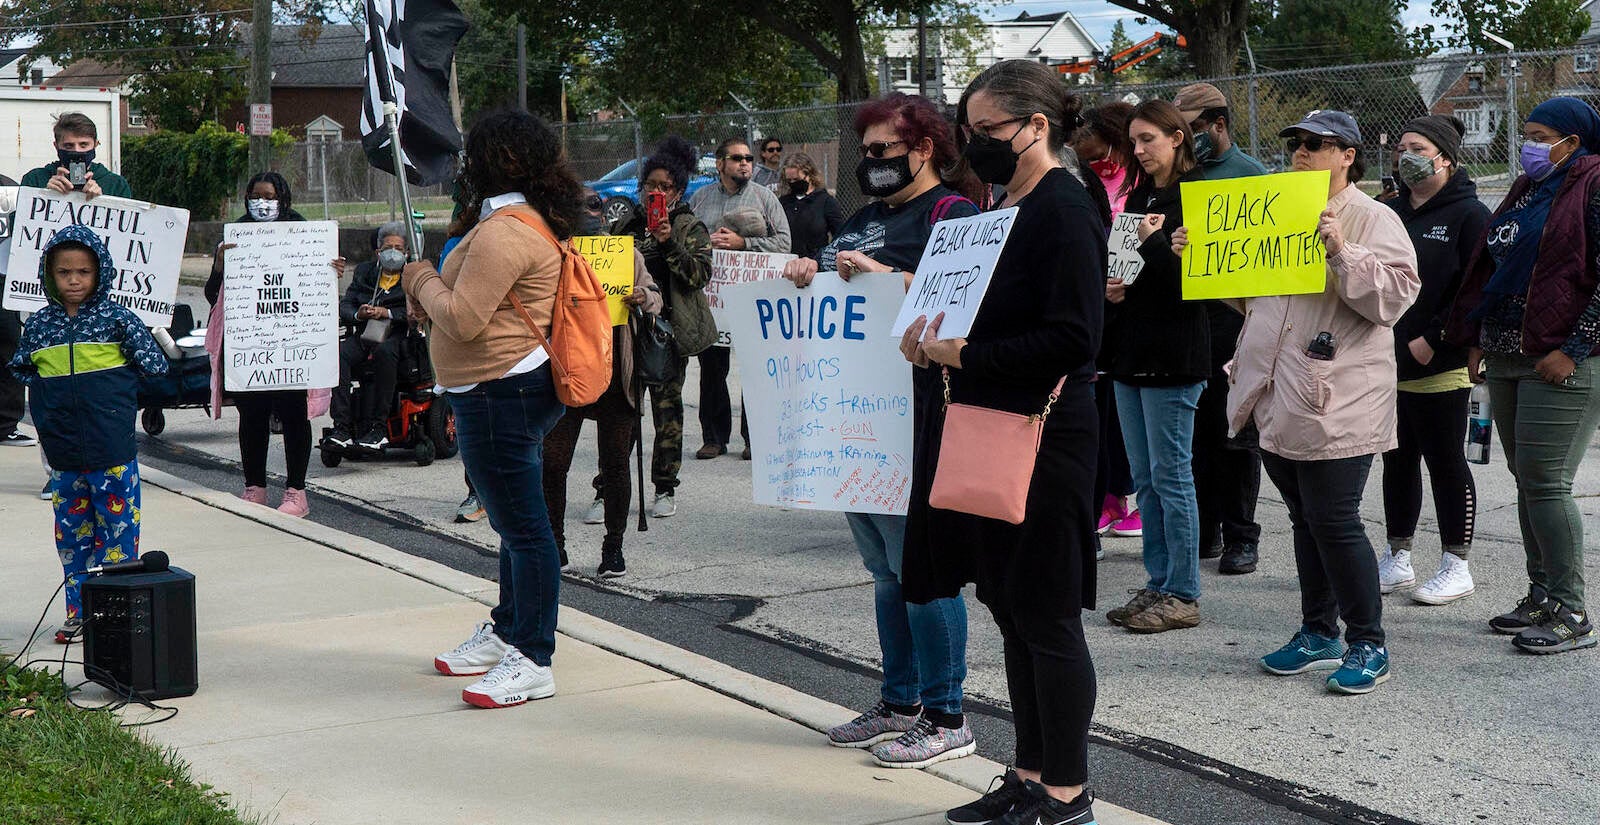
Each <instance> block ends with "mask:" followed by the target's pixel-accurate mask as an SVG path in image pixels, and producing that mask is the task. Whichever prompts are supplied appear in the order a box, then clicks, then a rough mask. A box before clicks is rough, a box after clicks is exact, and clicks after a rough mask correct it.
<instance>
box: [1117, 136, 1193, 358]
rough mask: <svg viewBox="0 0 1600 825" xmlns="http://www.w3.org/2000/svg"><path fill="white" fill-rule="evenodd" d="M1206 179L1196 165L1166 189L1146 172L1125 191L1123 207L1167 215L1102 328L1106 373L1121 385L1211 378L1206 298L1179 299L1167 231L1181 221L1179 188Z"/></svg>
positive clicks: (1178, 267) (1178, 270)
mask: <svg viewBox="0 0 1600 825" xmlns="http://www.w3.org/2000/svg"><path fill="white" fill-rule="evenodd" d="M1197 180H1205V174H1204V173H1203V172H1202V171H1201V170H1200V169H1199V168H1198V167H1196V168H1195V169H1192V170H1190V171H1189V172H1188V173H1187V174H1185V175H1183V176H1181V177H1180V178H1179V179H1178V181H1177V182H1175V183H1173V184H1172V185H1171V186H1169V187H1167V188H1165V189H1157V188H1156V185H1155V182H1154V180H1152V179H1151V178H1150V176H1148V175H1146V176H1143V178H1142V179H1141V180H1140V181H1139V185H1137V186H1135V187H1134V188H1133V191H1132V192H1129V193H1128V201H1127V204H1126V205H1125V206H1124V207H1123V208H1124V209H1125V211H1128V212H1132V213H1135V214H1150V213H1152V212H1159V213H1161V214H1163V215H1166V217H1167V221H1166V225H1165V226H1164V228H1162V229H1161V230H1160V231H1158V232H1156V233H1155V234H1153V235H1151V236H1150V237H1149V238H1147V239H1145V242H1144V243H1143V244H1141V245H1140V246H1139V255H1140V256H1141V257H1143V258H1144V262H1145V263H1144V271H1142V272H1140V273H1139V277H1138V279H1137V280H1135V281H1134V282H1133V285H1132V286H1130V287H1128V291H1127V299H1126V300H1124V301H1123V302H1122V303H1121V304H1117V305H1114V306H1115V309H1114V311H1113V320H1112V321H1111V322H1110V323H1108V325H1107V329H1106V344H1105V346H1106V354H1105V355H1106V357H1104V358H1102V359H1101V361H1102V363H1104V364H1105V366H1106V373H1107V374H1109V375H1110V376H1111V377H1112V378H1114V379H1116V380H1118V381H1121V382H1122V383H1124V384H1133V385H1136V386H1149V387H1164V386H1168V387H1169V386H1178V385H1182V384H1194V383H1198V382H1200V381H1204V380H1206V379H1207V378H1210V377H1211V333H1210V326H1211V323H1210V319H1209V318H1208V317H1207V313H1206V302H1204V301H1185V300H1183V272H1182V261H1181V260H1180V259H1179V258H1178V256H1177V255H1174V254H1172V238H1171V234H1170V233H1171V231H1172V230H1173V229H1174V228H1176V227H1179V226H1182V225H1183V205H1182V203H1181V202H1180V201H1179V200H1178V187H1179V184H1180V183H1182V182H1183V181H1197Z"/></svg>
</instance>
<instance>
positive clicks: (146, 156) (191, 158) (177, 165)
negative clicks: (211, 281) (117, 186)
mask: <svg viewBox="0 0 1600 825" xmlns="http://www.w3.org/2000/svg"><path fill="white" fill-rule="evenodd" d="M293 142H294V138H293V137H292V136H291V135H290V134H289V133H288V132H286V131H284V130H282V129H277V130H274V131H273V133H272V145H273V148H275V149H276V148H279V147H282V146H285V145H288V144H290V143H293ZM249 163H250V138H249V136H248V135H243V134H240V133H239V132H235V131H231V130H229V129H226V128H224V127H223V126H222V125H221V124H219V123H215V122H212V123H203V124H201V125H200V128H199V129H197V130H196V131H195V132H193V133H192V134H191V133H185V132H152V133H150V134H148V135H136V136H135V135H129V136H125V137H123V139H122V176H123V177H125V178H127V179H128V183H129V184H130V185H131V186H132V187H133V191H134V194H135V195H137V196H138V198H139V199H140V200H147V201H152V202H154V203H160V204H165V205H167V206H181V207H183V208H185V209H188V210H189V220H191V221H208V220H217V219H219V218H221V217H222V205H223V201H225V200H227V199H229V198H230V197H234V196H236V195H237V194H238V192H236V191H234V190H236V189H237V188H238V187H239V185H240V183H241V182H242V181H243V180H245V179H246V176H247V175H248V173H249V171H250V170H249V168H248V167H249Z"/></svg>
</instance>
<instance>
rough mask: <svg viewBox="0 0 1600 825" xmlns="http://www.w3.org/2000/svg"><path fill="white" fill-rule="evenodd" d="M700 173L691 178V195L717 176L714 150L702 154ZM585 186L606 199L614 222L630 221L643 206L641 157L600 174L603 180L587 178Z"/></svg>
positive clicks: (607, 211) (608, 220)
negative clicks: (640, 196) (640, 202)
mask: <svg viewBox="0 0 1600 825" xmlns="http://www.w3.org/2000/svg"><path fill="white" fill-rule="evenodd" d="M696 171H698V172H699V174H698V175H696V176H695V177H693V178H691V179H690V180H689V188H688V190H687V191H686V192H684V197H685V198H687V197H688V196H690V195H693V194H694V193H695V192H696V191H697V190H699V189H700V187H702V186H707V185H709V184H711V183H713V182H715V181H716V179H717V159H716V156H715V155H713V154H710V153H707V154H704V155H701V156H700V163H699V169H697V170H696ZM584 186H587V187H589V188H591V189H593V190H594V191H595V192H596V193H598V194H599V195H600V197H601V198H603V199H604V200H605V220H606V223H607V224H608V225H610V226H616V225H618V224H619V223H626V222H627V221H628V219H629V218H631V217H632V216H633V212H634V210H636V209H638V208H639V161H638V160H630V161H625V162H624V163H623V164H622V165H621V166H618V167H617V168H615V169H612V170H611V171H609V172H607V173H605V174H604V175H601V176H600V179H599V180H592V181H586V182H585V183H584Z"/></svg>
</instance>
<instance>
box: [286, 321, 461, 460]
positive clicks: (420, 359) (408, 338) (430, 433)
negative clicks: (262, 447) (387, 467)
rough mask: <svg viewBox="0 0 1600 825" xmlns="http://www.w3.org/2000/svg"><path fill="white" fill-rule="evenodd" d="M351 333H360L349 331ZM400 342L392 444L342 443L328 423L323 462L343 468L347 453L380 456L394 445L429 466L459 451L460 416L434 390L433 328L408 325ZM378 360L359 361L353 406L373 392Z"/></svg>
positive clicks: (390, 419) (387, 423) (387, 420)
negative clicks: (333, 436) (428, 330)
mask: <svg viewBox="0 0 1600 825" xmlns="http://www.w3.org/2000/svg"><path fill="white" fill-rule="evenodd" d="M344 334H345V335H353V334H357V333H355V332H354V331H353V330H349V329H347V330H345V333H344ZM404 336H405V337H404V339H403V340H402V341H401V343H400V360H399V365H398V369H397V372H396V379H395V397H394V399H393V400H392V401H391V402H390V403H389V408H388V414H387V415H386V416H384V427H385V429H386V430H387V435H388V439H389V440H388V443H387V444H385V445H384V446H383V448H382V449H380V450H378V451H376V452H374V451H372V450H370V449H367V448H365V447H361V446H359V445H357V444H351V445H349V446H340V445H338V444H335V443H333V442H332V441H331V440H330V438H329V436H330V435H331V434H332V433H333V428H331V427H324V428H323V429H322V438H321V440H320V442H319V443H318V447H317V449H318V452H319V454H320V455H321V458H322V466H324V467H337V466H339V463H340V462H342V461H344V459H346V458H351V459H365V458H380V457H382V455H383V454H384V453H385V452H386V451H388V450H410V451H411V455H412V458H413V459H415V460H416V462H417V466H419V467H426V466H428V465H429V464H432V463H433V462H434V459H437V458H450V457H452V456H454V455H455V454H456V450H457V445H456V416H455V413H454V412H453V411H452V410H451V409H450V402H449V401H448V400H447V399H446V398H444V397H443V396H438V395H434V393H433V387H434V377H433V362H432V360H431V359H430V358H429V357H428V338H427V333H425V332H423V331H422V330H420V329H418V328H417V327H416V326H414V325H408V326H407V328H406V331H405V333H404ZM371 378H372V363H371V361H370V359H369V360H367V361H363V362H362V363H360V364H357V365H356V366H355V367H354V368H353V369H352V370H351V375H350V379H351V382H350V383H351V387H350V393H351V402H350V403H351V406H352V407H354V408H356V409H360V408H361V393H363V392H367V391H369V387H370V385H371V383H372V382H371Z"/></svg>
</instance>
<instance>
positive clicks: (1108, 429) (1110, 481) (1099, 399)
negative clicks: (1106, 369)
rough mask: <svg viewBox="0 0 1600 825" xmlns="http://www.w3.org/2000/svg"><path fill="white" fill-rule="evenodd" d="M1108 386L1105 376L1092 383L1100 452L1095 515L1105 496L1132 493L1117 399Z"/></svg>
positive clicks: (1131, 481)
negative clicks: (1097, 416)
mask: <svg viewBox="0 0 1600 825" xmlns="http://www.w3.org/2000/svg"><path fill="white" fill-rule="evenodd" d="M1111 385H1112V381H1111V379H1110V378H1108V377H1106V376H1104V375H1102V376H1100V380H1098V381H1096V382H1094V404H1095V407H1096V408H1097V409H1098V410H1099V411H1100V454H1099V455H1098V456H1097V457H1096V464H1097V466H1096V467H1095V474H1094V507H1095V517H1096V518H1098V517H1099V515H1100V508H1101V507H1104V506H1105V502H1106V496H1107V495H1113V496H1116V497H1117V498H1127V497H1128V496H1131V495H1133V471H1132V470H1130V469H1128V448H1127V447H1126V446H1124V445H1123V443H1122V425H1121V424H1119V423H1117V399H1116V394H1115V393H1114V392H1112V390H1111Z"/></svg>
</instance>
